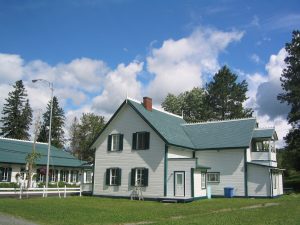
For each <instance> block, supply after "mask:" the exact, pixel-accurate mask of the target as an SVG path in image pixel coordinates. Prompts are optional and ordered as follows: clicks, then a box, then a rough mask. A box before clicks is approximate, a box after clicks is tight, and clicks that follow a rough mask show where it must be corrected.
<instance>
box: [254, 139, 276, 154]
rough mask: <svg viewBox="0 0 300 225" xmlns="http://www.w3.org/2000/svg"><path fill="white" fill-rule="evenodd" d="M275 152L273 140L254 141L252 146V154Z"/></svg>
mask: <svg viewBox="0 0 300 225" xmlns="http://www.w3.org/2000/svg"><path fill="white" fill-rule="evenodd" d="M269 150H271V151H272V152H276V150H275V142H274V141H273V140H254V141H253V144H252V151H254V152H268V151H269Z"/></svg>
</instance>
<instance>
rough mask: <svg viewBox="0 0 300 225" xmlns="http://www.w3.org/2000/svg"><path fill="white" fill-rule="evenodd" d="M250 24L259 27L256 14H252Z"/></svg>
mask: <svg viewBox="0 0 300 225" xmlns="http://www.w3.org/2000/svg"><path fill="white" fill-rule="evenodd" d="M250 25H251V26H254V27H260V21H259V18H258V16H257V15H254V16H253V18H252V20H251V23H250Z"/></svg>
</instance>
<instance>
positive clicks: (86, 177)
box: [85, 171, 92, 183]
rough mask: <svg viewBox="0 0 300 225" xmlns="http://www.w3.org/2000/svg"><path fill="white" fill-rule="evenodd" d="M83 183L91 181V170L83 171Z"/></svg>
mask: <svg viewBox="0 0 300 225" xmlns="http://www.w3.org/2000/svg"><path fill="white" fill-rule="evenodd" d="M85 183H92V171H86V172H85Z"/></svg>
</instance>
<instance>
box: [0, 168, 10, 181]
mask: <svg viewBox="0 0 300 225" xmlns="http://www.w3.org/2000/svg"><path fill="white" fill-rule="evenodd" d="M11 170H12V169H11V168H10V167H0V182H1V181H2V182H10V181H11Z"/></svg>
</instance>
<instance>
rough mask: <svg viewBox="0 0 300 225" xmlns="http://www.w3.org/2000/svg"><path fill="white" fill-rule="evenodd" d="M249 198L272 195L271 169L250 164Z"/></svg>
mask: <svg viewBox="0 0 300 225" xmlns="http://www.w3.org/2000/svg"><path fill="white" fill-rule="evenodd" d="M247 168H248V196H250V197H268V196H271V193H270V188H271V187H270V173H269V168H268V167H264V166H256V165H251V164H248V166H247Z"/></svg>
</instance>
